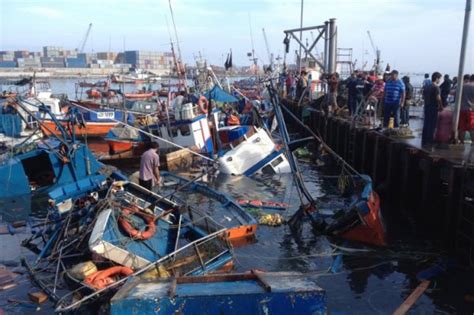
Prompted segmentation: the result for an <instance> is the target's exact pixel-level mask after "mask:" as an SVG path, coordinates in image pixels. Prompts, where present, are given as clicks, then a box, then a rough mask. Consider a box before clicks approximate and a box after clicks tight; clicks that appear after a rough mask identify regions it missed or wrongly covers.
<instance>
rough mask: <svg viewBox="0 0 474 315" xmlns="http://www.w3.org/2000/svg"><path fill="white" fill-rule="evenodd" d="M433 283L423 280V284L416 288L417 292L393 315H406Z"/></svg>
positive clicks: (414, 291)
mask: <svg viewBox="0 0 474 315" xmlns="http://www.w3.org/2000/svg"><path fill="white" fill-rule="evenodd" d="M430 283H431V281H430V280H423V281H421V283H420V284H419V285H418V286H417V287H416V289H415V290H413V292H412V293H411V294H410V295H409V296H408V297H407V299H406V300H405V301H404V302H403V303H402V305H400V306H399V307H398V308H397V310H396V311H395V312H393V315H404V314H406V313H407V312H408V311H409V310H410V308H411V307H412V306H413V305H414V304H415V303H416V301H418V299H419V298H420V296H422V295H423V293H424V292H425V291H426V289H428V286H429V285H430Z"/></svg>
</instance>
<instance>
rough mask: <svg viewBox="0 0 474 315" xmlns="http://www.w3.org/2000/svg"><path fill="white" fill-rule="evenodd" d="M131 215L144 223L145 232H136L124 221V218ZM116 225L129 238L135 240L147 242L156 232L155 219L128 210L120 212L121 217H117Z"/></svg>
mask: <svg viewBox="0 0 474 315" xmlns="http://www.w3.org/2000/svg"><path fill="white" fill-rule="evenodd" d="M131 215H138V216H139V217H140V218H142V219H143V220H144V221H145V222H146V230H145V231H140V230H137V229H136V228H134V227H133V226H132V224H131V223H130V222H129V221H128V220H127V219H126V217H129V216H131ZM118 223H119V224H120V226H121V227H122V228H123V230H124V231H125V232H127V234H128V235H129V236H130V237H131V238H133V239H136V240H147V239H149V238H150V237H152V236H153V235H154V234H155V232H156V224H155V218H154V217H153V216H152V215H150V214H147V213H144V212H141V211H136V210H133V209H130V208H124V209H123V210H122V215H121V216H119V218H118Z"/></svg>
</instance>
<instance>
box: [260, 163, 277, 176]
mask: <svg viewBox="0 0 474 315" xmlns="http://www.w3.org/2000/svg"><path fill="white" fill-rule="evenodd" d="M262 173H263V174H267V175H275V174H276V172H275V170H274V169H273V167H272V166H271V165H270V164H268V165H265V166H264V167H263V168H262Z"/></svg>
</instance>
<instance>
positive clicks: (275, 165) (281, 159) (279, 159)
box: [271, 156, 283, 167]
mask: <svg viewBox="0 0 474 315" xmlns="http://www.w3.org/2000/svg"><path fill="white" fill-rule="evenodd" d="M281 162H283V158H282V157H281V156H279V157H278V158H276V159H274V160H273V161H272V163H271V164H272V166H273V167H277V166H278V164H280V163H281Z"/></svg>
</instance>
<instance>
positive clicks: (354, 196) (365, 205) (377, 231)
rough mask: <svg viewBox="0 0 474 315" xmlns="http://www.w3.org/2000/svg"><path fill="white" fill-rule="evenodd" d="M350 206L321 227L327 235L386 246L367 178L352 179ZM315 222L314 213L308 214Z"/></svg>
mask: <svg viewBox="0 0 474 315" xmlns="http://www.w3.org/2000/svg"><path fill="white" fill-rule="evenodd" d="M349 183H351V187H350V188H348V189H349V190H351V192H349V194H350V195H351V202H350V204H349V205H348V206H347V207H346V208H345V209H344V210H343V211H342V214H341V215H338V216H336V217H334V218H333V220H332V221H331V222H330V223H329V224H328V226H327V227H326V228H325V232H326V233H327V234H329V235H336V236H340V237H342V238H345V239H348V240H353V241H359V242H363V243H366V244H373V245H377V246H386V245H387V240H386V230H385V225H384V221H383V217H382V213H381V212H380V198H379V195H378V194H377V192H375V191H374V190H373V188H372V179H371V178H370V176H367V175H362V176H360V177H359V176H352V177H351V180H350V181H349ZM311 215H312V216H314V217H315V219H316V220H318V219H319V218H318V216H319V214H318V212H313V213H311Z"/></svg>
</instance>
